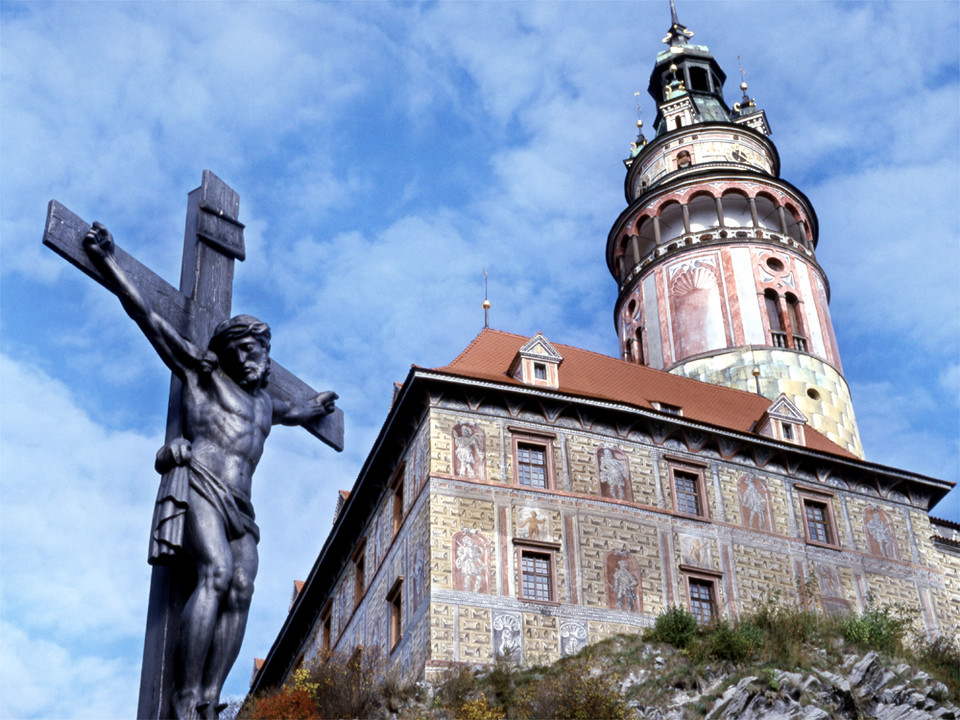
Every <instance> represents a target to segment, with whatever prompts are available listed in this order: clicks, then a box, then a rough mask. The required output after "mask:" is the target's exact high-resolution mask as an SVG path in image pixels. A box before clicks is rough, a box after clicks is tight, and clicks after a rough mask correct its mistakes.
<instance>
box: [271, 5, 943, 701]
mask: <svg viewBox="0 0 960 720" xmlns="http://www.w3.org/2000/svg"><path fill="white" fill-rule="evenodd" d="M671 11H672V25H671V27H670V30H669V32H668V34H667V38H666V39H665V42H666V43H667V45H668V47H667V49H666V50H665V51H664V52H661V53H660V54H659V55H658V56H657V60H656V64H655V67H654V70H653V73H652V76H651V80H650V93H651V95H652V96H653V97H654V99H655V101H656V102H657V108H658V111H657V116H656V120H655V136H654V137H653V139H651V140H649V141H648V140H647V139H646V138H645V137H644V136H643V133H642V132H641V133H640V135H639V137H638V138H637V140H636V142H635V143H634V145H633V149H632V152H631V156H630V157H629V158H628V159H627V160H626V161H625V164H626V166H627V175H626V200H627V208H626V209H625V210H624V211H623V213H621V215H620V217H619V218H617V220H616V222H615V223H614V225H613V228H612V229H611V231H610V234H609V237H608V242H607V263H608V266H609V268H610V271H611V273H612V274H613V276H614V278H615V280H616V281H617V283H618V288H619V294H618V299H617V304H616V308H615V311H614V318H615V323H616V329H617V333H618V335H619V338H620V350H621V357H619V358H613V357H607V356H604V355H600V354H597V353H594V352H590V351H587V350H583V349H579V348H575V347H570V346H566V345H562V344H559V343H556V342H553V341H551V340H550V339H548V338H546V337H545V336H543V335H542V334H537V335H535V336H533V337H531V338H528V337H524V336H519V335H513V334H510V333H506V332H501V331H497V330H492V329H484V330H483V331H482V332H481V333H480V334H479V335H478V336H477V337H476V338H475V339H474V340H473V342H471V343H470V345H469V346H468V347H467V348H466V349H465V350H464V351H463V352H462V353H461V354H460V355H459V356H458V357H457V358H456V359H454V360H453V362H451V363H450V364H449V365H447V366H445V367H441V368H435V369H428V368H420V367H416V366H415V367H413V368H412V369H411V370H410V372H409V374H408V375H407V378H406V379H405V380H404V382H403V383H402V385H400V386H398V388H397V390H396V393H395V397H394V402H393V404H392V407H391V409H390V411H389V413H388V416H387V418H386V420H385V422H384V424H383V427H382V429H381V431H380V434H379V436H378V437H377V440H376V442H375V444H374V447H373V449H372V450H371V452H370V454H369V456H368V457H367V460H366V462H365V463H364V465H363V467H362V469H361V471H360V474H359V477H358V478H357V480H356V482H355V484H354V486H353V489H352V490H351V492H350V493H349V494H347V493H341V495H340V497H339V498H338V506H337V513H336V517H335V520H334V527H333V530H332V532H331V533H330V535H329V537H328V538H327V541H326V543H325V544H324V546H323V548H322V550H321V552H320V555H319V557H318V558H317V560H316V562H315V564H314V566H313V569H312V570H311V573H310V576H309V577H308V578H307V580H306V581H305V582H304V583H303V584H302V586H301V587H298V589H297V592H295V594H294V598H293V600H292V602H291V607H290V612H289V614H288V616H287V618H286V621H285V622H284V625H283V627H282V628H281V630H280V633H279V635H278V636H277V638H276V640H275V642H274V644H273V646H272V648H271V649H270V652H269V654H268V656H267V658H266V659H265V661H264V662H263V663H262V665H261V666H260V667H259V669H258V670H257V672H256V673H255V675H254V679H253V684H252V690H253V691H258V690H262V689H264V688H267V687H271V686H274V685H277V684H279V683H281V682H283V681H284V680H285V679H286V678H287V677H288V676H289V674H290V673H291V672H292V671H293V670H294V669H295V668H296V667H298V666H299V665H300V664H303V663H310V662H313V661H316V660H318V659H320V658H322V657H324V656H325V655H324V654H325V652H327V651H329V652H338V653H345V654H351V653H354V652H356V651H357V650H358V649H363V651H364V652H367V651H373V652H376V653H378V654H380V655H381V656H382V657H383V658H384V659H385V661H386V663H387V665H388V666H389V667H391V668H396V669H397V670H398V671H399V673H400V676H401V677H402V678H404V679H407V680H414V679H418V678H421V677H424V676H431V675H433V674H435V673H436V672H438V671H441V670H443V669H444V668H447V667H449V666H451V665H453V664H457V663H472V664H474V663H479V664H483V663H491V662H493V661H494V659H495V658H496V657H497V656H498V655H509V656H510V657H512V658H515V659H523V658H526V659H530V660H535V661H537V662H541V661H550V660H552V659H556V658H558V657H561V656H563V655H567V654H571V653H574V652H576V651H577V650H579V649H580V648H581V647H583V646H584V645H586V644H588V643H593V642H596V641H598V640H600V639H602V638H604V637H608V636H610V635H613V634H616V633H632V632H637V631H638V630H640V629H642V628H644V627H646V626H649V625H651V624H652V623H653V621H654V618H655V617H656V616H657V614H658V613H660V612H662V611H664V610H666V609H668V608H670V607H673V606H675V605H680V606H683V607H686V608H688V609H689V610H690V611H691V612H692V613H693V614H694V615H695V616H696V617H697V618H698V619H700V620H702V621H705V622H706V621H709V620H711V619H713V618H716V617H725V618H730V619H735V618H737V617H738V616H740V615H741V614H742V613H744V612H748V611H750V610H752V609H755V608H757V607H758V604H759V603H761V602H763V601H765V600H766V599H768V598H780V600H781V601H783V602H791V603H792V602H804V603H807V604H809V605H813V606H815V607H819V608H821V609H823V610H824V611H826V612H845V611H848V610H862V609H864V608H865V607H867V605H868V604H869V603H879V604H886V603H893V602H902V603H906V604H908V605H910V606H913V607H916V608H918V609H919V618H920V620H919V622H920V623H921V624H922V627H923V628H924V629H925V630H926V632H927V633H928V634H929V635H930V636H936V635H938V634H950V635H954V634H955V633H956V632H957V628H958V626H960V526H958V525H956V524H954V523H949V522H946V521H942V520H936V519H932V518H931V517H930V515H929V511H930V509H931V508H932V507H933V506H934V505H935V504H936V503H937V501H939V500H940V499H941V498H942V497H943V496H944V495H946V494H947V492H949V490H950V489H951V487H952V486H953V484H952V483H950V482H947V481H943V480H938V479H935V478H931V477H925V476H922V475H919V474H916V473H912V472H908V471H903V470H897V469H894V468H889V467H884V466H881V465H877V464H875V463H871V462H868V461H866V460H864V459H863V453H862V449H861V446H860V440H859V437H858V433H857V427H856V421H855V419H854V414H853V408H852V403H851V399H850V393H849V390H848V388H847V384H846V381H845V380H844V377H843V372H842V368H841V364H840V357H839V352H838V349H837V344H836V340H835V338H834V334H833V330H832V326H831V321H830V316H829V311H828V306H827V301H828V293H829V291H828V284H827V278H826V276H825V274H824V272H823V270H822V269H821V268H820V266H819V265H818V263H817V260H816V256H815V249H816V246H817V242H818V227H817V218H816V214H815V212H814V210H813V207H812V206H811V203H810V201H809V200H808V199H807V198H806V197H805V196H804V195H803V193H802V192H800V191H799V190H798V189H796V188H794V187H793V186H792V185H790V184H789V183H788V182H786V181H785V180H782V179H780V178H779V159H778V156H777V151H776V148H775V147H774V145H773V143H772V142H771V141H770V140H769V137H768V135H769V126H768V124H767V119H766V116H765V113H764V112H763V110H761V109H759V108H758V107H757V105H756V103H755V102H754V101H753V100H752V99H750V98H749V97H748V96H747V94H746V93H747V88H746V85H745V84H744V85H741V89H742V91H743V98H742V99H741V100H740V101H739V102H738V103H736V104H734V105H733V107H732V108H728V106H727V105H726V103H725V101H724V99H723V94H722V86H723V83H724V79H725V77H724V73H723V71H722V69H721V68H720V66H719V64H718V63H717V62H716V60H715V59H714V58H713V56H712V55H711V54H710V51H709V50H708V49H707V48H706V47H704V46H701V45H694V44H691V42H690V38H691V36H692V33H690V32H689V31H688V30H687V29H686V28H685V27H684V26H683V25H681V24H680V22H679V20H678V19H677V15H676V11H675V9H674V8H673V6H672V3H671ZM641 129H642V128H641ZM811 588H812V590H810V589H811Z"/></svg>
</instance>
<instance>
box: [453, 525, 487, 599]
mask: <svg viewBox="0 0 960 720" xmlns="http://www.w3.org/2000/svg"><path fill="white" fill-rule="evenodd" d="M453 589H454V590H465V591H466V592H475V593H485V594H489V593H490V543H489V542H488V541H487V539H486V538H485V537H484V536H483V534H482V533H480V532H478V531H477V530H473V529H464V530H461V531H460V532H458V533H457V534H456V535H454V536H453Z"/></svg>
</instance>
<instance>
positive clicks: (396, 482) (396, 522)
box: [391, 465, 406, 537]
mask: <svg viewBox="0 0 960 720" xmlns="http://www.w3.org/2000/svg"><path fill="white" fill-rule="evenodd" d="M405 472H406V465H401V466H400V469H399V470H397V473H396V475H394V476H393V482H392V483H391V487H392V488H393V536H394V537H396V536H397V533H398V532H400V526H401V525H403V477H404V474H405Z"/></svg>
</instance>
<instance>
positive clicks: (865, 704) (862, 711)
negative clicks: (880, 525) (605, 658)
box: [631, 652, 960, 720]
mask: <svg viewBox="0 0 960 720" xmlns="http://www.w3.org/2000/svg"><path fill="white" fill-rule="evenodd" d="M947 696H948V690H947V687H946V686H945V685H944V684H943V683H940V682H937V681H934V680H932V679H931V678H930V676H929V675H927V674H926V673H924V672H921V671H917V670H914V669H913V668H911V667H910V666H908V665H898V666H897V667H895V668H889V667H886V666H884V665H883V663H882V662H881V661H880V658H879V657H878V656H877V654H876V653H874V652H870V653H867V654H866V655H863V656H858V655H850V656H848V657H847V660H846V662H845V663H844V664H843V666H842V667H841V668H837V669H836V671H833V670H827V669H824V668H814V669H812V670H810V671H809V672H804V673H800V672H785V671H781V670H764V671H763V672H762V673H761V674H759V675H746V676H739V677H738V676H726V677H720V678H716V679H714V680H713V681H712V682H710V683H709V684H708V685H706V686H705V687H703V688H702V689H701V690H699V691H695V692H690V691H680V692H678V693H677V694H676V695H675V696H674V697H673V698H672V700H671V701H670V702H669V703H668V704H661V705H659V706H656V707H645V706H643V704H642V702H637V701H634V702H633V703H631V704H632V705H633V708H634V710H635V711H636V712H637V715H638V717H640V718H643V719H644V720H685V719H686V718H688V717H689V714H688V710H690V709H691V708H697V709H698V710H699V712H702V711H703V710H704V709H706V715H705V720H828V719H829V718H851V719H853V718H877V720H958V719H960V708H957V707H956V706H955V705H953V704H952V703H950V702H949V701H948V700H947Z"/></svg>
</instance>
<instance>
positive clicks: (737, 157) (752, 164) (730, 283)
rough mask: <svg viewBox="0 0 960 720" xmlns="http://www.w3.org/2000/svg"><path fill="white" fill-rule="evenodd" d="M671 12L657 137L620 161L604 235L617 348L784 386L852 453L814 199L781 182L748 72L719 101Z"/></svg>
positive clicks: (701, 58) (849, 412)
mask: <svg viewBox="0 0 960 720" xmlns="http://www.w3.org/2000/svg"><path fill="white" fill-rule="evenodd" d="M670 9H671V21H672V22H671V26H670V29H669V30H668V32H667V36H666V37H665V38H664V43H665V44H667V48H666V49H665V50H663V51H661V52H660V53H659V55H657V59H656V62H655V64H654V68H653V72H652V73H651V76H650V83H649V86H648V92H649V93H650V95H651V97H653V99H654V101H655V102H656V105H657V114H656V119H655V120H654V124H653V130H654V132H655V135H654V137H653V138H652V139H650V140H646V139H645V138H644V139H643V142H641V141H640V138H638V141H637V142H635V143H633V145H632V146H631V153H630V157H628V158H627V159H626V160H625V161H624V164H625V165H626V167H627V175H626V181H625V187H624V190H625V194H626V201H627V208H626V209H625V210H624V211H623V212H622V213H621V214H620V217H618V218H617V221H616V222H615V223H614V225H613V228H612V229H611V230H610V234H609V236H608V239H607V264H608V266H609V269H610V272H611V273H612V274H613V276H614V278H615V279H616V281H617V283H618V287H619V293H618V298H617V304H616V309H615V313H614V317H615V322H616V327H617V333H618V335H619V340H620V351H621V355H622V357H623V358H624V359H626V360H631V361H633V362H636V363H639V364H643V365H648V366H650V367H654V368H658V369H664V370H668V371H670V372H672V373H675V374H678V375H683V376H686V377H691V378H695V379H697V380H702V381H705V382H710V383H714V384H717V385H724V386H728V387H736V388H739V389H742V390H747V391H750V392H759V393H761V394H762V395H764V396H766V397H769V398H770V399H771V400H773V399H775V398H777V397H779V396H780V395H781V394H783V395H785V396H786V397H787V398H788V399H789V400H790V401H791V402H792V403H793V404H794V405H795V406H796V407H797V408H798V409H800V410H801V411H802V412H803V413H804V414H805V415H806V417H807V418H808V419H809V422H810V424H811V425H812V426H813V427H815V428H817V429H818V430H820V431H821V432H823V433H824V434H825V435H827V436H828V437H829V438H830V439H832V440H833V441H834V442H837V443H838V444H840V445H842V446H844V447H846V448H847V449H849V450H850V451H851V452H853V453H855V454H857V455H859V456H862V455H863V451H862V448H861V445H860V438H859V433H858V431H857V425H856V420H855V418H854V414H853V406H852V402H851V398H850V391H849V388H848V386H847V383H846V380H845V379H844V377H843V370H842V366H841V364H840V354H839V351H838V349H837V342H836V338H835V336H834V332H833V326H832V323H831V320H830V314H829V308H828V299H829V285H828V282H827V277H826V275H825V273H824V271H823V269H822V268H821V267H820V265H819V264H818V262H817V259H816V254H815V249H816V246H817V235H818V225H817V216H816V213H815V212H814V209H813V206H812V205H811V203H810V201H809V200H808V199H807V197H806V196H805V195H804V194H803V193H802V192H801V191H800V190H798V189H797V188H795V187H794V186H793V185H791V184H790V183H789V182H787V181H785V180H783V179H782V178H780V159H779V156H778V154H777V150H776V147H775V146H774V144H773V143H772V142H771V141H770V139H769V135H770V127H769V125H768V123H767V118H766V114H765V112H764V111H763V110H762V109H760V108H759V107H757V105H756V102H755V101H754V100H753V99H751V98H750V97H749V96H748V95H747V86H746V82H744V83H742V84H741V86H740V88H741V90H742V92H743V97H742V99H741V100H740V101H739V102H737V103H735V104H734V105H733V107H732V108H730V107H729V106H727V104H726V102H725V101H724V98H723V84H724V82H725V80H726V76H725V74H724V72H723V70H722V69H721V68H720V65H719V63H717V61H716V59H715V58H714V57H713V55H712V54H711V53H710V50H709V49H708V48H707V47H706V46H704V45H696V44H693V43H692V42H691V38H692V37H693V33H692V32H690V31H689V30H688V29H687V28H686V27H685V26H684V25H682V24H681V23H680V21H679V19H678V17H677V12H676V7H675V6H674V3H673V0H671V3H670ZM754 368H758V369H759V371H760V372H759V374H758V375H754Z"/></svg>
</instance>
